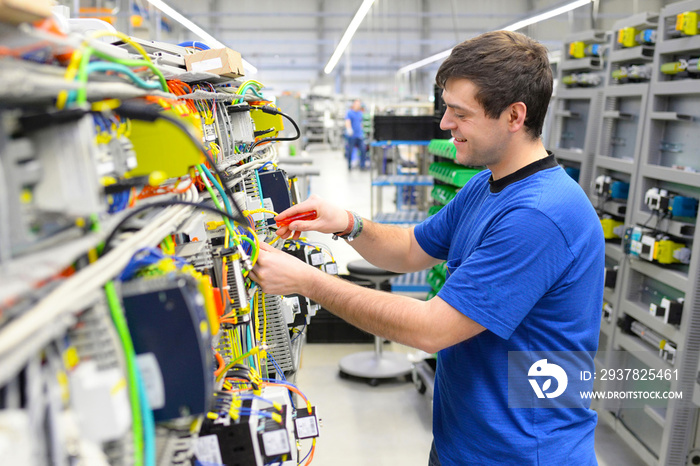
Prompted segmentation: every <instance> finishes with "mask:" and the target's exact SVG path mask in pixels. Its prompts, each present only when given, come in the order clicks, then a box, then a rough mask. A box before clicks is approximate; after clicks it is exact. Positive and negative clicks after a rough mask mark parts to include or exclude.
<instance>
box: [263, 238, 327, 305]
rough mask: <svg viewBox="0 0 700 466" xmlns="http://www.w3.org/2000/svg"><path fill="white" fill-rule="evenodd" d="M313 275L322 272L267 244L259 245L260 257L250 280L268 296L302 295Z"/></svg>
mask: <svg viewBox="0 0 700 466" xmlns="http://www.w3.org/2000/svg"><path fill="white" fill-rule="evenodd" d="M315 273H323V272H321V271H320V270H318V269H316V268H314V267H311V266H310V265H308V264H307V263H306V262H302V261H300V260H299V259H297V258H296V257H294V256H292V255H289V254H287V253H285V252H282V251H278V250H277V249H275V248H273V247H272V246H270V245H269V244H267V243H260V255H259V256H258V261H257V262H256V264H255V267H253V270H251V272H250V278H252V279H253V280H254V281H255V282H256V283H257V284H258V285H260V288H262V290H263V291H264V292H265V293H268V294H276V295H287V294H294V293H299V294H304V291H305V286H306V285H308V284H309V282H310V281H311V279H312V278H313V276H314V274H315Z"/></svg>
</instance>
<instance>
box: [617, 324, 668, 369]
mask: <svg viewBox="0 0 700 466" xmlns="http://www.w3.org/2000/svg"><path fill="white" fill-rule="evenodd" d="M615 343H616V344H617V346H619V347H620V348H623V349H625V350H626V351H629V352H630V353H634V357H636V358H637V359H639V360H640V361H641V362H642V363H644V364H645V365H646V366H649V368H650V369H654V370H657V371H658V370H665V369H673V366H672V365H671V364H669V363H667V362H666V361H664V360H663V359H661V358H660V357H659V354H658V351H654V349H652V348H651V346H650V345H647V344H646V343H644V342H643V341H642V340H640V339H639V338H637V337H635V336H632V335H626V334H624V333H622V332H620V331H617V332H616V333H615Z"/></svg>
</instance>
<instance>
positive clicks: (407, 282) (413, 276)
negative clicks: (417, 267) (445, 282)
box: [389, 270, 430, 293]
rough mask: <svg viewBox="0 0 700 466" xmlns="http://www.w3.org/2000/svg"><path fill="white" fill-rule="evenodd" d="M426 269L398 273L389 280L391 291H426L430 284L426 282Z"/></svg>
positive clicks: (428, 289)
mask: <svg viewBox="0 0 700 466" xmlns="http://www.w3.org/2000/svg"><path fill="white" fill-rule="evenodd" d="M427 276H428V271H427V270H421V271H419V272H411V273H405V274H402V275H399V276H398V277H394V278H392V279H391V280H389V283H391V291H392V292H398V293H401V292H404V293H427V292H429V291H430V285H429V284H428V282H427V279H426V277H427Z"/></svg>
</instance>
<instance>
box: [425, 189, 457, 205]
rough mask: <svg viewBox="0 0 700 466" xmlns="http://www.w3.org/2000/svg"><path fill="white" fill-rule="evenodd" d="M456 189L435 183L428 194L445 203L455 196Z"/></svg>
mask: <svg viewBox="0 0 700 466" xmlns="http://www.w3.org/2000/svg"><path fill="white" fill-rule="evenodd" d="M458 191H459V190H458V189H457V188H453V187H451V186H444V185H437V186H435V187H434V188H433V190H432V191H431V192H430V195H431V196H432V198H433V199H434V200H435V201H437V202H439V203H441V204H443V205H445V204H447V203H448V202H450V201H451V200H452V199H454V198H455V196H456V195H457V192H458Z"/></svg>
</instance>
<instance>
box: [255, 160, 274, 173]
mask: <svg viewBox="0 0 700 466" xmlns="http://www.w3.org/2000/svg"><path fill="white" fill-rule="evenodd" d="M267 165H273V163H272V162H265V163H264V164H263V165H262V167H260V168H258V171H259V172H260V171H262V169H263V168H265V167H266V166H267Z"/></svg>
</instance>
